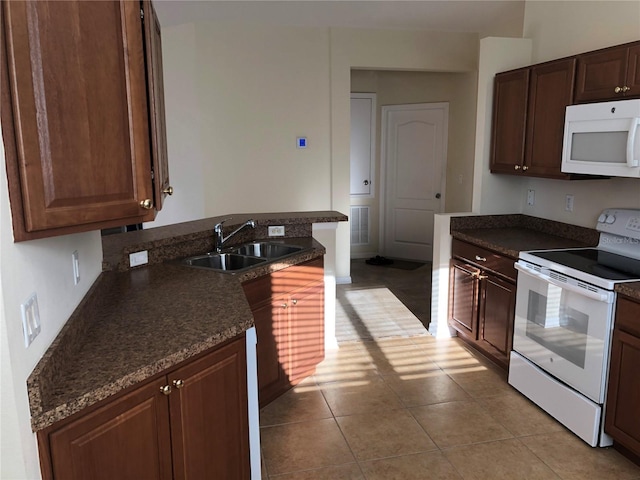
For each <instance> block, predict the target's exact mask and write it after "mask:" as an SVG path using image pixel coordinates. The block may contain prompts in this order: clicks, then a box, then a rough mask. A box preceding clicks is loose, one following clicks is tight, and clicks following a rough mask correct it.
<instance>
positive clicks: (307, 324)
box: [243, 258, 324, 408]
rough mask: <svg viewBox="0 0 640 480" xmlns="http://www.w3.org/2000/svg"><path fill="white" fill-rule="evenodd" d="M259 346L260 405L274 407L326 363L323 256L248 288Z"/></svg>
mask: <svg viewBox="0 0 640 480" xmlns="http://www.w3.org/2000/svg"><path fill="white" fill-rule="evenodd" d="M243 288H244V292H245V295H246V296H247V300H248V301H249V304H250V305H251V312H252V313H253V320H254V325H255V327H256V335H257V337H258V343H257V345H256V353H257V357H258V401H259V404H260V408H262V407H264V406H265V405H267V404H269V403H270V402H272V401H273V400H275V399H276V398H278V397H279V396H280V395H282V394H283V393H284V392H286V391H287V390H289V389H290V388H291V387H292V386H293V385H295V384H297V383H298V382H300V381H301V380H303V379H304V378H305V377H307V376H308V375H310V374H311V373H312V372H313V370H314V369H315V368H316V366H317V365H318V363H320V362H321V361H322V360H323V359H324V263H323V259H322V258H319V259H316V260H311V261H309V262H305V263H302V264H299V265H293V266H291V267H288V268H286V269H284V270H280V271H278V272H274V273H272V274H271V275H270V276H268V277H262V278H258V279H255V280H250V281H248V282H246V283H244V284H243Z"/></svg>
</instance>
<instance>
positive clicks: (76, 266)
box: [71, 250, 80, 285]
mask: <svg viewBox="0 0 640 480" xmlns="http://www.w3.org/2000/svg"><path fill="white" fill-rule="evenodd" d="M71 263H72V264H73V284H74V285H77V284H79V283H80V259H79V257H78V250H76V251H75V252H73V253H72V254H71Z"/></svg>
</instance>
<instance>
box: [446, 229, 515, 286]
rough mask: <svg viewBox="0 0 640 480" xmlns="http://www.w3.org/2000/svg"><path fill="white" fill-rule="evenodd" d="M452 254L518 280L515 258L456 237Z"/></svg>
mask: <svg viewBox="0 0 640 480" xmlns="http://www.w3.org/2000/svg"><path fill="white" fill-rule="evenodd" d="M451 254H452V256H454V257H458V258H460V259H463V260H464V261H466V262H469V263H471V264H473V265H477V266H479V267H480V268H482V269H485V270H491V271H493V272H495V273H497V274H500V275H503V276H504V277H506V278H509V279H511V280H512V281H514V282H515V280H516V277H517V275H516V269H515V267H514V266H513V264H514V263H515V260H514V259H513V258H510V257H505V256H503V255H500V254H498V253H496V252H493V251H491V250H488V249H486V248H482V247H478V246H476V245H471V244H470V243H467V242H463V241H461V240H457V239H455V238H454V239H453V243H452V245H451Z"/></svg>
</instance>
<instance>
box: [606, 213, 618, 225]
mask: <svg viewBox="0 0 640 480" xmlns="http://www.w3.org/2000/svg"><path fill="white" fill-rule="evenodd" d="M615 221H616V216H615V215H607V219H606V220H605V222H607V223H608V224H612V223H613V222H615Z"/></svg>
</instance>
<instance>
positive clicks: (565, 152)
mask: <svg viewBox="0 0 640 480" xmlns="http://www.w3.org/2000/svg"><path fill="white" fill-rule="evenodd" d="M562 171H563V172H564V173H580V174H588V175H604V176H608V177H634V178H640V99H635V100H620V101H616V102H601V103H588V104H584V105H570V106H568V107H567V112H566V116H565V122H564V143H563V148H562Z"/></svg>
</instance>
